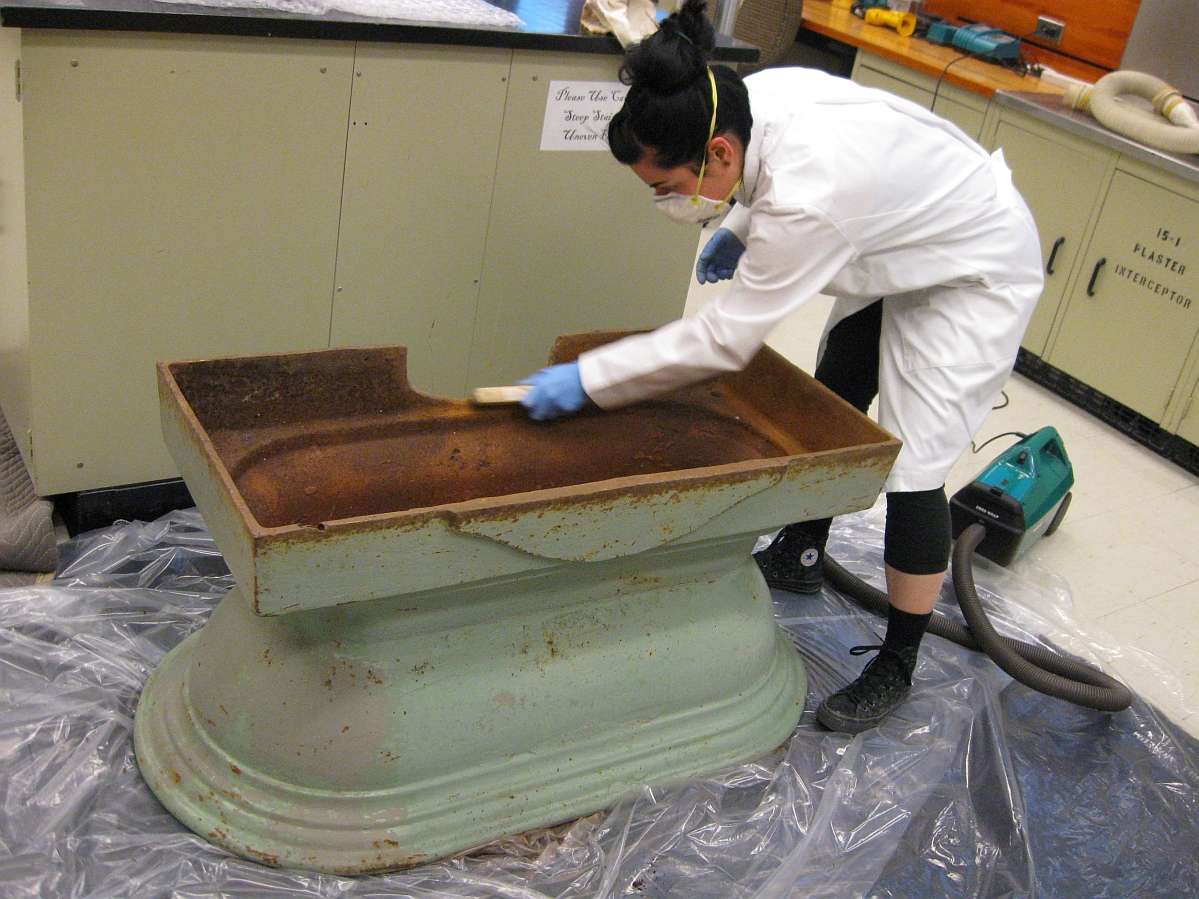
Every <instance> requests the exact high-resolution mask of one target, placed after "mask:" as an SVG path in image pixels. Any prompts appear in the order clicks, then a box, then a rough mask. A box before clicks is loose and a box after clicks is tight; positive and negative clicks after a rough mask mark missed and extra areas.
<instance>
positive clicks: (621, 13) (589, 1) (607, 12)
mask: <svg viewBox="0 0 1199 899" xmlns="http://www.w3.org/2000/svg"><path fill="white" fill-rule="evenodd" d="M581 23H582V25H583V27H584V28H586V29H587V30H588V31H590V32H592V33H594V34H608V33H609V32H610V33H612V34H614V35H616V39H617V40H618V41H620V45H621V46H622V47H630V46H632V45H633V44H635V43H637V42H638V41H640V40H642V39H643V38H647V37H649V36H650V35H651V34H653V33H654V32H655V31H657V30H658V13H657V8H656V7H655V6H654V4H653V0H586V2H585V3H584V4H583V14H582V17H581Z"/></svg>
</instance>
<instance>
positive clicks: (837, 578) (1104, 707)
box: [824, 428, 1133, 713]
mask: <svg viewBox="0 0 1199 899" xmlns="http://www.w3.org/2000/svg"><path fill="white" fill-rule="evenodd" d="M999 436H1007V435H999ZM1017 436H1019V437H1020V441H1019V442H1018V443H1016V444H1013V445H1012V446H1011V447H1009V448H1008V449H1006V450H1004V451H1003V452H1002V453H1001V454H1000V455H999V456H998V457H997V458H996V459H995V460H994V461H993V462H991V464H990V465H988V466H987V467H986V468H984V469H983V470H982V471H981V472H980V473H979V475H978V477H976V478H975V479H974V480H973V481H972V482H971V483H969V484H967V485H966V486H965V487H963V488H962V489H961V490H959V491H958V492H957V493H955V494H954V496H953V498H952V499H951V500H950V502H949V515H950V521H951V523H952V527H953V538H954V547H953V558H952V560H951V569H952V583H953V591H954V595H955V596H956V598H957V601H958V605H959V606H961V610H962V617H963V619H964V622H960V621H957V620H954V619H951V618H949V617H947V616H945V615H943V614H941V613H940V612H936V613H934V614H933V617H932V620H931V621H930V622H929V625H928V632H929V633H930V634H935V635H937V636H939V637H944V638H945V639H947V640H950V641H952V642H954V643H957V644H958V645H959V646H964V647H966V648H967V649H971V650H976V651H980V652H985V653H986V654H987V655H988V656H989V657H990V658H991V660H992V661H994V662H995V664H996V665H998V666H999V667H1000V668H1002V669H1003V670H1004V671H1005V672H1007V673H1008V674H1009V675H1011V677H1012V678H1013V679H1015V680H1017V681H1019V682H1020V683H1022V684H1025V685H1026V686H1028V687H1031V688H1032V689H1034V690H1037V691H1039V692H1041V693H1045V694H1047V695H1049V696H1055V697H1058V698H1060V699H1064V700H1066V701H1067V702H1072V703H1074V704H1075V705H1079V706H1083V707H1084V708H1089V709H1095V710H1096V711H1100V712H1109V713H1111V712H1120V711H1123V710H1124V709H1127V708H1128V707H1129V706H1130V705H1131V704H1132V699H1133V696H1132V692H1131V691H1130V690H1129V689H1128V688H1127V687H1126V686H1124V685H1123V684H1122V683H1120V682H1119V681H1117V680H1116V679H1115V678H1112V677H1110V676H1109V675H1107V674H1105V673H1103V672H1102V671H1100V670H1098V669H1097V668H1093V667H1091V666H1090V665H1087V664H1086V663H1084V662H1081V661H1079V660H1077V659H1073V658H1070V657H1068V656H1064V655H1062V654H1060V653H1057V652H1054V651H1053V650H1052V649H1049V648H1048V647H1045V646H1041V645H1038V644H1032V643H1025V642H1022V641H1020V640H1014V639H1012V638H1010V637H1005V636H1001V635H1000V634H999V633H997V632H996V630H995V628H994V626H993V625H992V624H991V622H990V620H989V619H988V618H987V614H986V611H985V610H984V609H983V604H982V601H981V600H980V599H979V596H978V591H977V590H976V588H975V585H974V573H973V566H972V564H971V560H972V558H973V554H974V553H975V552H977V553H979V554H980V555H982V556H983V557H985V558H987V559H990V560H991V561H992V562H995V563H997V564H999V565H1003V566H1005V567H1006V566H1008V565H1010V564H1011V563H1012V562H1014V561H1015V560H1016V559H1017V558H1019V557H1020V556H1021V555H1022V554H1023V553H1024V552H1026V551H1027V550H1028V548H1029V547H1030V546H1032V544H1033V543H1035V542H1036V541H1037V540H1038V539H1039V538H1040V537H1044V536H1047V535H1049V534H1052V533H1053V532H1054V531H1055V530H1057V527H1058V525H1059V524H1061V522H1062V519H1063V518H1064V517H1065V515H1066V509H1067V508H1068V507H1069V505H1070V489H1071V488H1072V487H1073V486H1074V469H1073V467H1072V466H1071V465H1070V459H1069V457H1068V456H1067V455H1066V448H1065V446H1063V444H1062V438H1061V436H1060V435H1059V434H1058V432H1057V430H1056V429H1054V428H1041V430H1039V431H1037V432H1036V433H1034V434H1027V435H1026V434H1017ZM824 573H825V577H826V578H827V580H828V582H829V583H830V584H831V585H832V586H833V587H834V588H836V589H837V590H840V591H841V592H842V593H845V594H846V595H847V596H849V597H850V598H851V599H854V600H855V601H857V602H858V603H859V604H861V605H862V606H864V607H865V608H866V609H868V610H869V611H871V612H873V613H874V614H876V615H879V616H880V617H883V618H885V617H887V614H888V608H889V603H888V600H887V594H886V593H885V592H883V591H881V590H879V589H878V588H876V587H873V586H871V585H870V584H867V583H866V582H865V581H862V580H861V579H859V578H857V577H856V576H854V575H853V574H851V573H850V572H848V571H847V570H846V569H845V568H844V567H843V566H841V565H840V564H838V563H837V561H836V560H835V559H833V558H832V557H829V556H826V557H825V559H824Z"/></svg>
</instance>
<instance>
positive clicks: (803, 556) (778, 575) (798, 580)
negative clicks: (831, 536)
mask: <svg viewBox="0 0 1199 899" xmlns="http://www.w3.org/2000/svg"><path fill="white" fill-rule="evenodd" d="M754 561H755V562H757V563H758V568H760V569H761V570H762V576H763V577H765V578H766V583H767V584H768V585H769V586H771V587H774V588H776V589H778V590H790V591H791V592H792V593H819V592H820V585H821V583H823V581H824V546H823V545H822V544H819V543H817V542H816V541H815V540H813V539H812V538H811V537H810V536H809V535H807V534H805V533H804V532H803V531H802V530H801V529H800V528H799V526H797V525H793V524H789V525H787V526H786V527H785V528H783V529H782V530H781V531H779V535H778V536H777V537H775V538H774V542H773V543H771V544H770V546H768V547H766V549H764V550H762V551H761V552H760V553H757V554H756V555H755V556H754Z"/></svg>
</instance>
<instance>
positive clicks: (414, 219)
mask: <svg viewBox="0 0 1199 899" xmlns="http://www.w3.org/2000/svg"><path fill="white" fill-rule="evenodd" d="M511 62H512V51H511V50H500V49H487V48H474V47H410V46H404V45H396V44H365V45H359V47H358V50H357V54H356V58H355V60H354V85H353V100H352V102H351V104H350V114H349V116H350V120H349V128H348V138H347V140H346V168H345V188H344V194H343V197H342V222H341V234H340V238H339V240H338V252H337V277H336V288H335V291H334V294H333V315H332V326H331V331H330V338H329V342H330V345H332V346H363V345H369V344H381V343H388V342H393V343H402V344H404V345H405V346H407V347H408V348H409V355H408V374H409V379H410V380H411V382H412V384H413V385H414V386H416V387H417V388H418V389H420V390H425V391H429V392H431V393H437V394H441V395H443V396H458V397H461V396H465V395H466V391H467V389H468V388H467V384H466V379H467V374H468V372H467V362H468V360H469V353H470V346H471V339H472V336H473V334H474V327H475V312H476V309H477V307H478V302H479V281H480V279H481V278H482V277H483V253H484V249H485V246H486V243H487V223H488V220H489V218H490V216H491V212H492V209H491V191H492V182H493V180H494V177H495V165H496V158H497V155H498V152H499V143H500V131H501V127H502V125H503V122H504V97H505V94H506V93H507V89H508V75H509V70H510V69H511ZM430 85H436V90H430V89H429V86H430ZM446 110H454V113H453V114H452V115H446V114H445V113H446Z"/></svg>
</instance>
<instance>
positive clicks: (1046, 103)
mask: <svg viewBox="0 0 1199 899" xmlns="http://www.w3.org/2000/svg"><path fill="white" fill-rule="evenodd" d="M995 101H996V102H997V103H999V104H1001V105H1003V106H1006V107H1008V108H1010V109H1015V110H1018V111H1019V112H1023V113H1026V114H1028V115H1030V116H1032V117H1033V118H1036V119H1040V120H1041V121H1042V122H1046V123H1047V124H1050V125H1054V126H1056V127H1058V128H1061V129H1062V130H1064V131H1068V132H1070V133H1071V134H1075V135H1078V136H1079V137H1082V138H1085V139H1087V140H1091V141H1094V142H1095V143H1097V144H1102V145H1103V146H1105V147H1108V148H1109V149H1112V150H1116V151H1118V152H1120V153H1123V154H1125V155H1127V156H1132V157H1134V158H1136V159H1139V160H1141V161H1142V162H1147V163H1149V165H1152V166H1155V167H1156V168H1159V169H1162V170H1163V171H1167V172H1170V173H1172V174H1175V175H1178V176H1180V177H1182V178H1185V179H1187V180H1188V181H1191V182H1194V183H1196V184H1199V155H1196V154H1187V155H1183V154H1179V153H1166V152H1163V151H1162V150H1155V149H1153V147H1149V146H1146V145H1145V144H1142V143H1138V142H1137V141H1135V140H1132V139H1131V138H1128V137H1125V136H1124V135H1122V134H1118V133H1116V132H1115V131H1111V130H1109V129H1107V128H1105V127H1104V126H1103V125H1100V124H1099V122H1097V121H1096V120H1095V119H1094V118H1092V117H1091V116H1089V115H1087V114H1086V113H1082V112H1078V111H1076V110H1074V109H1071V108H1070V107H1069V106H1067V105H1066V103H1065V100H1064V99H1063V98H1062V97H1060V96H1058V95H1056V94H1036V93H1026V92H1019V93H1017V92H1013V91H998V92H997V93H996V94H995Z"/></svg>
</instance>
